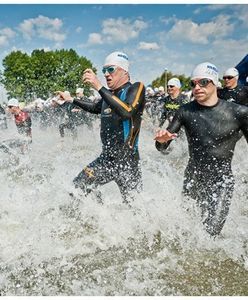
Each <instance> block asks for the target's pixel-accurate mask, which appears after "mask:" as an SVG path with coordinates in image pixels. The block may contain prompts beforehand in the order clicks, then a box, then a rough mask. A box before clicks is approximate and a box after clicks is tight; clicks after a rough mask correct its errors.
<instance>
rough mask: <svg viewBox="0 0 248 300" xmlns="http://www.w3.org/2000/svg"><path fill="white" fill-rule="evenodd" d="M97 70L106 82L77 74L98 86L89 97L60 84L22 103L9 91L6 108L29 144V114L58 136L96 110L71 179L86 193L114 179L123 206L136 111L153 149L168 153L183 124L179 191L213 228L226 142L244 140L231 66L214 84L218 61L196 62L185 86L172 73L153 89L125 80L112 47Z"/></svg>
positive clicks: (227, 156) (135, 161)
mask: <svg viewBox="0 0 248 300" xmlns="http://www.w3.org/2000/svg"><path fill="white" fill-rule="evenodd" d="M102 72H103V74H104V77H105V79H106V85H107V88H106V87H105V86H104V85H103V84H102V83H101V81H100V80H99V78H98V77H97V75H96V74H95V73H94V72H93V70H92V69H86V70H85V71H84V75H83V78H82V81H83V84H88V85H90V86H91V88H92V89H93V90H94V91H96V92H98V95H99V96H97V97H96V96H94V97H85V96H84V93H83V92H84V91H83V89H82V88H78V89H77V90H76V95H75V96H74V97H73V96H72V95H71V94H70V93H69V92H68V91H56V93H55V96H54V97H52V98H50V99H48V100H46V101H43V100H41V99H37V100H36V101H34V102H33V103H31V104H30V105H28V106H26V107H24V108H20V104H19V102H18V100H17V99H16V98H11V99H10V100H9V101H8V104H7V108H6V110H7V111H8V112H9V113H11V114H12V115H13V117H14V120H15V124H16V127H17V130H18V132H19V133H20V134H21V135H25V136H26V137H27V139H28V141H29V143H31V141H32V121H31V117H30V115H31V116H32V119H33V118H34V119H35V118H36V119H37V120H39V124H40V126H41V127H46V126H48V124H51V123H54V122H55V121H54V118H55V119H56V120H57V118H59V121H56V122H55V123H56V126H58V132H59V134H60V136H61V137H62V138H63V137H64V135H65V130H66V131H68V132H70V133H71V134H72V136H73V137H75V138H76V137H77V128H78V126H79V125H82V124H86V125H87V126H88V127H89V130H90V129H91V128H92V122H94V120H95V119H96V117H92V115H93V116H97V115H99V120H100V136H101V142H102V151H101V154H100V155H99V156H98V157H97V158H96V159H95V160H94V161H92V162H91V163H89V164H88V165H87V166H85V167H84V168H83V169H82V171H80V172H79V174H78V175H77V176H76V177H75V178H74V179H73V183H74V186H75V187H76V188H79V189H80V190H82V191H83V193H84V194H85V195H88V194H89V193H91V192H92V191H95V190H97V187H98V186H99V185H103V184H106V183H108V182H110V181H114V182H115V183H116V184H117V185H118V187H119V189H120V192H121V195H122V198H123V202H124V203H127V204H128V205H130V204H131V202H132V199H133V198H134V197H135V193H134V192H142V172H141V166H140V156H139V134H140V130H141V128H142V126H141V124H142V119H143V113H144V112H146V114H147V116H148V117H149V118H151V120H152V121H153V124H154V127H155V126H157V127H158V129H157V132H156V134H155V136H154V140H155V147H156V149H157V150H158V151H160V152H161V154H163V153H168V148H169V147H170V143H171V142H172V141H173V140H175V139H176V138H177V137H178V134H179V132H180V130H181V128H183V129H184V131H185V134H186V137H187V142H188V149H189V161H188V164H187V167H186V170H185V173H184V185H183V194H184V196H185V199H187V197H190V198H193V199H195V201H196V203H197V205H198V206H199V208H200V211H201V217H202V222H203V224H204V227H205V229H206V231H207V232H208V233H209V234H210V235H211V236H217V235H219V233H220V232H221V230H222V228H223V226H224V223H225V221H226V218H227V215H228V211H229V206H230V203H231V198H232V194H233V190H234V177H233V174H232V169H231V161H232V158H233V154H234V148H235V145H236V143H237V141H238V140H239V139H241V138H245V139H246V140H247V141H248V107H247V106H248V87H247V86H240V85H239V84H238V77H239V73H238V70H237V69H235V68H233V67H230V68H228V69H227V70H226V71H225V72H224V74H223V82H224V84H223V87H222V86H221V83H220V81H219V71H218V68H217V67H216V66H215V65H214V64H212V63H209V62H204V63H201V64H199V65H197V66H196V67H195V68H194V70H193V72H192V74H191V80H190V86H191V91H190V92H188V93H185V92H182V84H181V82H180V80H179V79H178V78H176V77H173V78H171V79H170V80H169V81H168V82H167V86H166V91H165V89H164V88H163V87H162V86H161V87H158V88H157V89H155V88H154V89H153V88H152V87H150V86H148V87H147V88H145V87H144V84H143V83H142V82H135V83H131V81H130V74H129V59H128V56H127V55H126V54H125V53H123V52H119V51H116V52H113V53H111V54H109V55H108V56H107V57H106V59H105V62H104V64H103V68H102ZM2 114H3V113H2ZM89 134H90V132H89ZM147 142H149V141H147ZM150 142H152V143H153V141H150ZM173 143H174V142H173ZM166 158H167V159H169V156H166ZM161 159H163V157H162V156H161Z"/></svg>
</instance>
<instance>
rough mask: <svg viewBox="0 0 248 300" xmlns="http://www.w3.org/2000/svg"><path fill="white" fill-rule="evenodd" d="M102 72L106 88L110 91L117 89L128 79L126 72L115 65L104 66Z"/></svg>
mask: <svg viewBox="0 0 248 300" xmlns="http://www.w3.org/2000/svg"><path fill="white" fill-rule="evenodd" d="M102 72H103V74H104V76H105V79H106V82H107V85H108V87H109V88H110V89H112V90H115V89H117V88H119V87H120V86H122V85H123V84H124V83H126V82H127V81H128V79H129V75H128V72H127V71H125V70H123V69H122V68H120V67H118V66H115V65H106V66H104V67H103V69H102Z"/></svg>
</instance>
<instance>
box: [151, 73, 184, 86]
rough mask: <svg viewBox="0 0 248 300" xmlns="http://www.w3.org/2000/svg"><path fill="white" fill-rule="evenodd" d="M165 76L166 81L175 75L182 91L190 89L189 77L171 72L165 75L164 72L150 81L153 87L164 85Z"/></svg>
mask: <svg viewBox="0 0 248 300" xmlns="http://www.w3.org/2000/svg"><path fill="white" fill-rule="evenodd" d="M165 76H166V77H167V80H166V82H168V81H169V80H170V79H171V78H173V77H177V78H178V79H179V80H180V82H181V84H182V91H187V90H189V89H190V86H189V82H190V77H186V76H185V75H177V74H173V73H172V72H170V71H169V72H167V74H166V75H165V72H163V74H162V75H161V76H160V77H157V78H156V79H155V80H153V81H152V86H153V87H160V86H163V87H164V86H165Z"/></svg>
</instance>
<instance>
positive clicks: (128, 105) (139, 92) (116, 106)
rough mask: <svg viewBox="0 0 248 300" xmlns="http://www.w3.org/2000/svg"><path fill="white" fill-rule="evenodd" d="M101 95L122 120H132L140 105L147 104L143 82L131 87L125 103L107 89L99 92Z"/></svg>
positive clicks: (103, 88)
mask: <svg viewBox="0 0 248 300" xmlns="http://www.w3.org/2000/svg"><path fill="white" fill-rule="evenodd" d="M99 94H100V95H101V96H102V98H103V99H104V101H105V102H106V103H108V105H109V106H110V107H111V108H112V109H113V110H114V111H115V112H116V113H117V114H118V115H119V116H120V117H121V118H122V119H130V118H131V117H132V116H133V115H135V114H136V113H137V111H138V110H139V107H140V105H144V103H145V88H144V85H143V83H141V82H136V83H134V84H133V85H132V86H130V87H129V89H128V91H127V96H126V100H125V102H123V101H122V100H121V99H120V98H118V97H117V96H115V95H113V94H112V93H111V91H109V90H108V89H106V88H105V87H102V88H101V89H100V90H99Z"/></svg>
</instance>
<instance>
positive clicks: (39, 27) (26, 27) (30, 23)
mask: <svg viewBox="0 0 248 300" xmlns="http://www.w3.org/2000/svg"><path fill="white" fill-rule="evenodd" d="M62 26H63V22H62V21H61V20H60V19H58V18H55V19H50V18H48V17H44V16H39V17H37V18H31V19H27V20H24V21H23V22H22V23H21V24H20V25H19V29H20V31H21V32H22V34H23V36H24V37H25V38H26V39H32V37H34V36H38V37H39V38H43V39H47V40H50V41H53V42H56V43H61V42H63V41H64V40H65V38H66V34H65V33H64V32H63V31H62Z"/></svg>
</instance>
